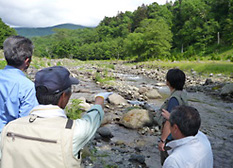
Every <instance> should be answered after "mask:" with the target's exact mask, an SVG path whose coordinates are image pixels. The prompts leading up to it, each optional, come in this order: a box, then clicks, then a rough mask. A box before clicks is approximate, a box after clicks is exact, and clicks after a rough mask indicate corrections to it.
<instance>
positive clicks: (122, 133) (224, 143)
mask: <svg viewBox="0 0 233 168" xmlns="http://www.w3.org/2000/svg"><path fill="white" fill-rule="evenodd" d="M118 75H119V76H121V77H123V79H124V82H125V83H126V84H128V85H132V86H136V87H142V86H147V87H156V88H158V90H159V92H160V94H161V95H162V96H163V98H162V99H159V100H157V99H156V100H148V103H149V104H150V105H152V106H154V107H155V108H156V107H160V106H161V104H162V103H163V101H164V99H165V98H166V97H167V96H168V95H169V90H168V88H167V87H166V86H165V85H163V86H161V84H160V86H158V85H157V84H156V81H155V80H152V79H149V78H147V77H144V76H135V75H131V74H118ZM80 87H81V88H85V89H87V88H88V89H89V90H91V91H93V93H98V92H101V91H105V90H103V89H100V88H99V87H97V86H96V85H95V84H94V83H93V82H92V81H83V82H81V85H80ZM79 96H84V97H86V96H90V93H87V94H86V93H82V94H81V95H80V94H74V95H73V98H77V97H79ZM188 98H189V103H190V105H192V106H194V107H195V108H197V109H198V111H199V112H200V115H201V119H202V125H201V131H203V132H204V133H205V134H206V135H207V136H208V138H209V140H210V142H211V145H212V150H213V154H214V167H216V168H231V167H232V166H233V157H232V154H233V147H232V144H233V102H231V103H227V102H224V101H222V100H220V99H216V98H214V97H212V96H208V95H205V94H203V93H201V92H195V93H190V92H189V93H188ZM131 101H136V100H131ZM107 127H108V128H109V129H110V130H111V132H112V134H113V135H114V137H113V138H112V139H111V142H106V143H105V144H103V143H101V144H97V147H98V148H99V149H100V150H102V151H105V152H106V153H107V155H108V157H107V158H105V161H104V162H107V163H108V165H111V164H112V165H114V163H115V164H116V165H118V164H119V165H121V166H119V167H122V168H124V167H125V166H122V165H124V163H122V162H126V161H128V159H129V158H127V157H128V155H125V153H139V154H141V155H144V156H145V163H146V165H147V167H149V168H157V167H160V157H159V151H158V149H157V146H156V145H157V140H158V136H153V135H140V134H139V133H138V132H137V131H136V130H130V129H126V128H124V127H122V126H119V125H117V124H108V125H107ZM120 142H124V144H125V148H122V149H121V150H126V151H123V152H121V153H116V152H113V150H112V146H111V144H116V143H120ZM134 148H135V150H132V149H134ZM136 149H137V150H136ZM138 149H140V150H138ZM122 153H124V154H122ZM106 159H107V160H106ZM98 162H100V161H96V164H97V165H95V163H93V165H92V166H91V165H90V166H89V167H98V165H99V164H100V163H98ZM125 165H128V164H125ZM128 167H137V166H134V165H131V166H128Z"/></svg>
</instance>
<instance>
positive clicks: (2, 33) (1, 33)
mask: <svg viewBox="0 0 233 168" xmlns="http://www.w3.org/2000/svg"><path fill="white" fill-rule="evenodd" d="M11 35H16V31H15V29H13V28H10V27H9V26H7V25H6V24H5V23H4V22H3V21H2V19H1V18H0V49H2V48H3V42H4V41H5V39H6V38H7V37H9V36H11Z"/></svg>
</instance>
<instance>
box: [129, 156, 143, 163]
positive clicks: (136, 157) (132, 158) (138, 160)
mask: <svg viewBox="0 0 233 168" xmlns="http://www.w3.org/2000/svg"><path fill="white" fill-rule="evenodd" d="M129 160H130V161H136V162H139V163H141V164H144V163H145V156H143V155H138V154H132V155H131V156H130V159H129Z"/></svg>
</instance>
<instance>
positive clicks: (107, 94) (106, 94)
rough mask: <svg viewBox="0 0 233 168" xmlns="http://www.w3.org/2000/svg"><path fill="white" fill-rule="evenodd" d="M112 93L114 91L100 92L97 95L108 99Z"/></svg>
mask: <svg viewBox="0 0 233 168" xmlns="http://www.w3.org/2000/svg"><path fill="white" fill-rule="evenodd" d="M111 94H113V92H102V93H98V94H97V95H96V96H95V97H101V98H103V99H104V100H106V99H107V98H108V97H109V96H110V95H111Z"/></svg>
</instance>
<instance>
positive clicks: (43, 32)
mask: <svg viewBox="0 0 233 168" xmlns="http://www.w3.org/2000/svg"><path fill="white" fill-rule="evenodd" d="M55 28H57V29H82V28H86V27H85V26H81V25H75V24H60V25H56V26H52V27H40V28H27V27H21V28H15V30H16V31H17V34H19V35H21V36H25V37H29V38H30V37H35V36H47V35H51V34H53V33H55V32H54V31H53V29H55Z"/></svg>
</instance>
